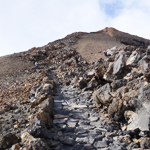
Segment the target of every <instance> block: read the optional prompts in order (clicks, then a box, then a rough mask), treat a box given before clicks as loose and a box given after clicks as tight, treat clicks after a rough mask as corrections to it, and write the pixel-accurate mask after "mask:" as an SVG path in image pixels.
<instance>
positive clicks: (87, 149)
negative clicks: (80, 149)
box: [84, 144, 93, 150]
mask: <svg viewBox="0 0 150 150" xmlns="http://www.w3.org/2000/svg"><path fill="white" fill-rule="evenodd" d="M84 147H85V148H86V150H91V149H92V148H93V146H92V145H91V144H85V145H84Z"/></svg>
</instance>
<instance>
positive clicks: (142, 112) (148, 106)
mask: <svg viewBox="0 0 150 150" xmlns="http://www.w3.org/2000/svg"><path fill="white" fill-rule="evenodd" d="M149 100H150V84H146V85H144V83H143V84H141V87H140V89H139V94H138V102H137V107H136V111H135V112H132V113H130V115H128V114H129V112H126V113H125V117H126V118H127V121H128V126H127V130H134V129H137V128H138V129H140V130H141V131H150V126H149V125H150V120H149V118H150V101H149Z"/></svg>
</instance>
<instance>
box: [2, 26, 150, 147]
mask: <svg viewBox="0 0 150 150" xmlns="http://www.w3.org/2000/svg"><path fill="white" fill-rule="evenodd" d="M148 45H150V40H147V39H144V38H140V37H137V36H133V35H130V34H127V33H123V32H120V31H118V30H116V29H114V28H105V29H104V30H101V31H98V32H92V33H84V32H78V33H73V34H70V35H68V36H66V37H65V38H63V39H60V40H57V41H54V42H51V43H48V44H47V45H45V46H42V47H38V48H36V47H34V48H31V49H30V50H28V51H26V52H22V53H18V54H13V55H8V56H4V57H1V58H0V128H1V130H0V150H4V149H10V148H11V147H12V146H13V147H12V149H19V150H33V149H35V150H41V149H44V150H47V149H52V150H56V149H60V150H67V149H68V150H76V149H93V150H95V149H100V148H106V149H110V150H113V149H127V150H128V149H129V150H130V149H134V148H143V149H144V148H145V149H146V148H150V144H149V141H150V138H149V135H150V129H149V124H150V122H149V117H150V114H149V108H150V107H149V106H150V104H149V98H150V92H149V87H150V83H149V82H150V69H149V66H150V64H149V62H150V48H149V47H148V48H147V46H148ZM35 62H37V63H38V65H37V66H36V65H34V64H35Z"/></svg>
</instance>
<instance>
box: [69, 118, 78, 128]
mask: <svg viewBox="0 0 150 150" xmlns="http://www.w3.org/2000/svg"><path fill="white" fill-rule="evenodd" d="M67 125H68V127H73V128H75V127H76V125H77V122H73V121H70V120H68V121H67Z"/></svg>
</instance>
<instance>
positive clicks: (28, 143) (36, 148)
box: [20, 132, 50, 150]
mask: <svg viewBox="0 0 150 150" xmlns="http://www.w3.org/2000/svg"><path fill="white" fill-rule="evenodd" d="M21 139H22V143H23V146H22V147H21V148H20V150H47V149H50V147H49V146H48V145H47V143H46V141H45V140H44V139H40V138H34V137H33V136H32V135H30V134H29V133H28V132H25V133H23V134H22V135H21Z"/></svg>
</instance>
